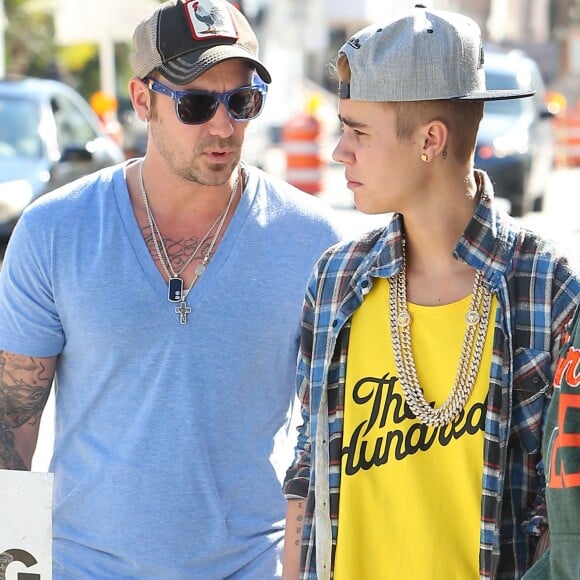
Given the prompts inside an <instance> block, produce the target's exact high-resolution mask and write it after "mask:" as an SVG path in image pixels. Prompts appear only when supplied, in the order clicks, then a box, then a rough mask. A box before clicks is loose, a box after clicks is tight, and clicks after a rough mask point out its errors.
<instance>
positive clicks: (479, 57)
mask: <svg viewBox="0 0 580 580" xmlns="http://www.w3.org/2000/svg"><path fill="white" fill-rule="evenodd" d="M341 53H342V54H344V55H345V56H346V57H347V59H348V63H349V66H350V70H351V79H350V83H342V82H341V83H340V85H339V96H340V98H342V99H352V100H355V101H381V102H383V101H426V100H440V99H443V100H478V101H493V100H501V99H517V98H521V97H530V96H532V95H533V94H534V91H527V90H511V89H510V90H508V89H506V90H492V91H488V90H486V86H485V70H484V54H483V42H482V38H481V30H480V28H479V26H478V25H477V24H476V23H475V22H474V21H473V20H472V19H471V18H468V17H467V16H464V15H462V14H457V13H454V12H446V11H440V10H429V9H427V8H426V7H425V6H423V5H422V4H418V5H416V6H415V7H414V8H413V10H412V11H411V13H410V14H408V15H406V16H403V17H402V18H399V19H397V20H393V21H391V22H387V23H385V24H384V25H377V24H374V25H371V26H368V27H366V28H364V29H363V30H361V31H360V32H359V33H357V34H355V35H354V36H353V37H352V38H351V39H350V40H349V41H348V42H346V43H345V44H344V45H343V46H342V47H341V48H340V50H339V55H340V54H341Z"/></svg>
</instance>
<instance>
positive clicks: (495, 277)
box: [354, 170, 517, 290]
mask: <svg viewBox="0 0 580 580" xmlns="http://www.w3.org/2000/svg"><path fill="white" fill-rule="evenodd" d="M475 174H476V179H477V181H478V183H479V184H480V187H479V193H478V195H479V202H478V204H477V206H476V209H475V212H474V214H473V217H472V218H471V220H470V221H469V223H468V224H467V227H466V228H465V231H464V233H463V235H462V236H461V238H460V239H459V241H458V242H457V245H456V246H455V249H454V251H453V255H454V256H455V258H456V259H458V260H460V261H463V262H465V263H467V264H469V265H470V266H471V267H472V268H475V269H476V270H481V271H482V272H483V274H484V280H485V282H484V283H485V284H486V285H487V286H488V289H489V290H494V289H495V288H497V287H498V286H499V283H500V280H501V278H502V277H503V276H504V274H505V272H506V270H507V269H508V268H509V267H510V263H511V255H512V253H513V249H514V245H515V242H516V235H517V234H516V233H515V231H516V228H514V227H513V219H512V218H511V217H510V216H509V215H507V214H505V213H504V212H502V211H500V210H498V209H497V208H496V207H495V204H494V201H493V199H494V195H493V186H492V184H491V181H490V179H489V177H488V175H487V174H486V173H485V172H483V171H480V170H475ZM510 223H511V225H510ZM403 231H404V228H403V216H402V215H401V214H397V213H395V214H394V215H393V218H392V219H391V221H390V222H389V225H388V226H387V227H386V228H385V229H384V230H382V231H381V232H380V234H379V235H378V237H377V231H374V232H369V233H368V234H367V238H368V240H369V241H372V239H373V237H375V238H376V242H375V244H374V247H373V249H372V250H371V251H370V252H369V254H368V256H367V257H366V258H365V259H364V260H363V261H362V262H361V264H360V265H359V268H357V270H358V271H359V272H360V273H361V274H363V273H367V274H368V275H369V276H376V277H386V278H390V277H392V276H394V275H395V274H397V273H398V272H399V270H400V269H401V267H402V266H403V245H402V241H403ZM362 278H366V276H364V275H363V276H362ZM362 278H361V277H359V276H356V275H355V277H354V279H355V280H357V281H358V283H359V284H360V282H361V280H362ZM357 285H358V284H357Z"/></svg>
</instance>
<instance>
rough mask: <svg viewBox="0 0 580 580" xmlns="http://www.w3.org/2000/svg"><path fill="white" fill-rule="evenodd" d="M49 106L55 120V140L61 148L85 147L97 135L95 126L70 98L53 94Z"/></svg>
mask: <svg viewBox="0 0 580 580" xmlns="http://www.w3.org/2000/svg"><path fill="white" fill-rule="evenodd" d="M51 107H52V111H53V113H54V119H55V122H56V130H57V140H58V145H59V148H60V149H61V150H63V149H66V148H68V147H85V145H86V144H87V143H88V142H89V141H92V140H93V139H95V138H96V137H97V133H96V131H95V128H94V127H93V126H92V125H91V123H90V122H89V121H88V119H87V118H86V117H85V115H84V113H83V112H82V111H81V110H80V109H79V108H78V107H77V106H76V104H75V103H73V102H72V101H71V100H70V99H68V98H67V97H65V96H63V95H55V96H53V97H52V99H51Z"/></svg>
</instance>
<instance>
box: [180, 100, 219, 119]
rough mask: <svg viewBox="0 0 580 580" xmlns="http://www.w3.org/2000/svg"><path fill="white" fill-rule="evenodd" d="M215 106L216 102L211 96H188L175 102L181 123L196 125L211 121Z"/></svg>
mask: <svg viewBox="0 0 580 580" xmlns="http://www.w3.org/2000/svg"><path fill="white" fill-rule="evenodd" d="M217 105H218V100H217V99H216V98H215V97H214V96H213V95H211V94H207V95H204V94H203V93H194V94H189V95H185V96H183V97H181V98H180V99H179V100H178V101H177V114H178V115H179V119H180V120H181V122H182V123H185V124H187V125H198V124H200V123H205V122H206V121H208V120H209V119H211V117H212V116H213V114H214V113H215V111H216V109H217Z"/></svg>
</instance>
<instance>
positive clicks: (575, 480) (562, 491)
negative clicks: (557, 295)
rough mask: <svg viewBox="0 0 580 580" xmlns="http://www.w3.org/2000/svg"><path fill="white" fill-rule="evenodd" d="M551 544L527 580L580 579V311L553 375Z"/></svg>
mask: <svg viewBox="0 0 580 580" xmlns="http://www.w3.org/2000/svg"><path fill="white" fill-rule="evenodd" d="M544 450H545V453H544V455H545V458H546V501H547V507H548V521H549V527H550V538H551V546H550V548H549V550H548V551H547V552H546V553H545V554H544V555H543V556H542V558H541V559H540V560H539V561H538V562H537V563H536V564H535V565H534V566H533V567H532V568H531V569H530V570H529V571H528V573H527V574H526V575H525V576H524V579H525V580H577V579H578V578H580V550H579V549H578V546H579V545H580V517H579V514H580V309H577V310H576V314H575V316H574V320H573V324H572V326H571V330H570V334H569V336H568V340H567V341H566V342H565V343H564V347H563V349H562V354H561V356H560V359H559V361H558V364H557V366H556V372H555V375H554V394H553V397H552V401H551V404H550V407H549V410H548V418H547V421H546V427H545V431H544Z"/></svg>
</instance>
